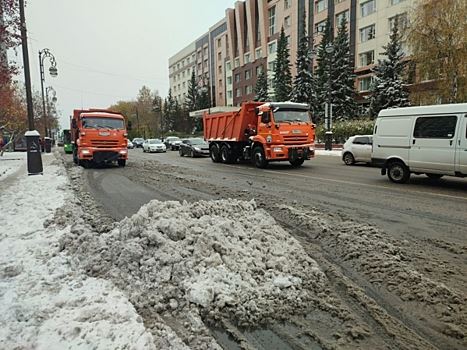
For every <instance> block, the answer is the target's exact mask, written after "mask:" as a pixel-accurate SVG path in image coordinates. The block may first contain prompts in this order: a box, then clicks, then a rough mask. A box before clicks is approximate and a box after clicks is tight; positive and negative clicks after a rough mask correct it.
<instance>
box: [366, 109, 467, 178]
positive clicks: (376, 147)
mask: <svg viewBox="0 0 467 350" xmlns="http://www.w3.org/2000/svg"><path fill="white" fill-rule="evenodd" d="M372 163H373V164H374V165H377V166H379V167H380V168H381V175H386V174H387V175H388V177H389V180H391V181H392V182H395V183H405V182H407V181H408V180H409V178H410V174H412V173H413V174H417V175H418V174H426V175H427V176H428V177H429V178H431V179H440V178H441V177H443V176H444V175H451V176H457V177H467V103H457V104H445V105H434V106H422V107H407V108H393V109H385V110H382V111H381V112H380V113H379V115H378V118H377V119H376V124H375V130H374V135H373V154H372Z"/></svg>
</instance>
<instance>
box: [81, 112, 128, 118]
mask: <svg viewBox="0 0 467 350" xmlns="http://www.w3.org/2000/svg"><path fill="white" fill-rule="evenodd" d="M81 116H82V117H99V118H115V117H117V118H119V117H120V118H122V119H124V117H123V115H121V114H119V113H109V112H83V113H81Z"/></svg>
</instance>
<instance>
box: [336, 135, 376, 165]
mask: <svg viewBox="0 0 467 350" xmlns="http://www.w3.org/2000/svg"><path fill="white" fill-rule="evenodd" d="M372 144H373V135H355V136H351V137H349V139H348V140H347V141H346V142H345V143H344V149H343V150H342V161H343V162H344V163H345V164H346V165H352V164H355V163H357V162H365V163H370V162H371V149H372Z"/></svg>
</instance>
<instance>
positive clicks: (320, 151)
mask: <svg viewBox="0 0 467 350" xmlns="http://www.w3.org/2000/svg"><path fill="white" fill-rule="evenodd" d="M315 154H316V155H317V156H333V157H342V149H333V150H332V151H325V150H324V149H317V150H315Z"/></svg>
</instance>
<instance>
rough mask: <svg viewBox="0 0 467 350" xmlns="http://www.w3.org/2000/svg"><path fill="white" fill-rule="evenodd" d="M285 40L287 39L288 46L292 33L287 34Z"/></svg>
mask: <svg viewBox="0 0 467 350" xmlns="http://www.w3.org/2000/svg"><path fill="white" fill-rule="evenodd" d="M285 40H286V41H287V46H289V45H290V35H287V36H286V37H285Z"/></svg>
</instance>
